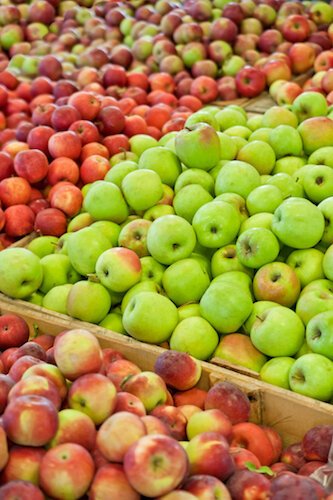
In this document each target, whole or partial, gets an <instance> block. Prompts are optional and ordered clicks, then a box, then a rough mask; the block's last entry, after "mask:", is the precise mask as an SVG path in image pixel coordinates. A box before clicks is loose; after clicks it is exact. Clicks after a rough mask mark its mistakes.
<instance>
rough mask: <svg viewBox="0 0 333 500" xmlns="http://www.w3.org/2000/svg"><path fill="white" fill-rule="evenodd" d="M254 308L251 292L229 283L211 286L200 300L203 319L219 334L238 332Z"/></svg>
mask: <svg viewBox="0 0 333 500" xmlns="http://www.w3.org/2000/svg"><path fill="white" fill-rule="evenodd" d="M225 274H226V273H225ZM221 276H223V275H221ZM252 307H253V303H252V298H251V295H250V292H248V291H246V290H245V289H243V288H238V287H237V286H236V285H234V284H231V283H228V282H221V283H214V284H211V285H210V286H209V288H208V289H207V290H206V292H205V293H204V295H203V296H202V298H201V300H200V312H201V315H202V317H203V318H205V319H206V320H207V321H209V323H210V324H211V325H212V326H213V327H214V328H215V329H216V330H217V331H218V332H219V333H232V332H236V331H237V330H238V328H239V327H240V326H241V325H242V324H243V323H244V321H245V320H246V319H247V317H248V316H249V315H250V313H251V311H252Z"/></svg>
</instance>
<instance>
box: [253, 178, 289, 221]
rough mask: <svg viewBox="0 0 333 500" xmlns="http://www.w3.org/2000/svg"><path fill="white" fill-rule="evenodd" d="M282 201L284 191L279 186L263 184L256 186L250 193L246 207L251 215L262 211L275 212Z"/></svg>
mask: <svg viewBox="0 0 333 500" xmlns="http://www.w3.org/2000/svg"><path fill="white" fill-rule="evenodd" d="M282 201H283V197H282V193H281V191H280V189H279V188H278V187H277V186H274V185H270V184H263V185H262V186H258V187H256V188H254V189H253V191H251V193H250V194H249V195H248V197H247V198H246V208H247V210H248V212H249V214H250V215H254V214H258V213H262V212H269V213H274V211H275V210H276V209H277V207H278V206H279V205H280V204H281V203H282Z"/></svg>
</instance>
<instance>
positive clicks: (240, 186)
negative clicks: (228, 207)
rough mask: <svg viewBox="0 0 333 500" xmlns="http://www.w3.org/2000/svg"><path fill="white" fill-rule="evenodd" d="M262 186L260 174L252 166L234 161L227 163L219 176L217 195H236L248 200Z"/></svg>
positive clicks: (217, 179) (216, 183)
mask: <svg viewBox="0 0 333 500" xmlns="http://www.w3.org/2000/svg"><path fill="white" fill-rule="evenodd" d="M260 184H261V182H260V174H259V172H258V171H257V170H256V169H255V168H254V167H253V166H252V165H250V164H249V163H246V162H243V161H239V160H233V161H230V162H228V163H226V164H225V165H224V166H223V168H222V170H221V171H220V173H219V174H218V176H217V178H216V182H215V194H216V195H219V194H222V193H228V192H229V193H236V194H239V195H240V196H242V197H243V198H245V199H246V198H247V196H248V195H249V193H250V192H251V191H252V190H253V189H254V188H256V187H258V186H260Z"/></svg>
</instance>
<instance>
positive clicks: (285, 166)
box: [272, 156, 307, 175]
mask: <svg viewBox="0 0 333 500" xmlns="http://www.w3.org/2000/svg"><path fill="white" fill-rule="evenodd" d="M306 163H307V160H306V158H305V157H303V156H284V157H283V158H279V159H278V160H277V161H276V163H275V166H274V168H273V171H272V173H273V174H281V173H284V174H288V175H293V174H294V173H295V172H296V171H297V170H298V169H300V168H301V167H303V166H304V165H306Z"/></svg>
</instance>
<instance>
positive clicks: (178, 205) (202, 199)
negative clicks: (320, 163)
mask: <svg viewBox="0 0 333 500" xmlns="http://www.w3.org/2000/svg"><path fill="white" fill-rule="evenodd" d="M332 172H333V170H332ZM212 200H213V197H212V196H211V195H210V194H209V193H208V191H206V189H204V188H203V187H202V186H200V184H188V185H187V186H184V187H183V188H182V189H180V190H179V191H178V192H177V194H176V196H175V197H174V199H173V207H174V210H175V213H176V214H177V215H179V216H180V217H183V218H184V219H186V220H187V221H188V222H190V223H191V222H192V219H193V217H194V215H195V214H196V212H197V210H198V209H199V208H200V207H202V205H205V204H206V203H208V202H210V201H212Z"/></svg>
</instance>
